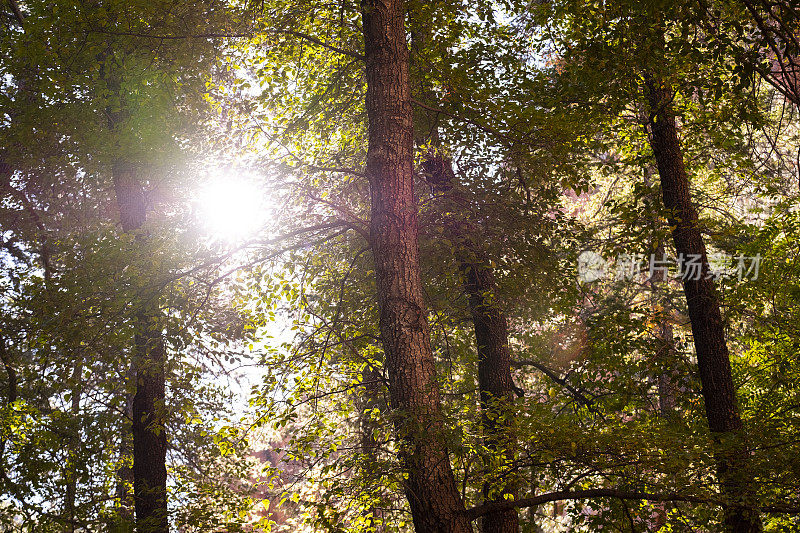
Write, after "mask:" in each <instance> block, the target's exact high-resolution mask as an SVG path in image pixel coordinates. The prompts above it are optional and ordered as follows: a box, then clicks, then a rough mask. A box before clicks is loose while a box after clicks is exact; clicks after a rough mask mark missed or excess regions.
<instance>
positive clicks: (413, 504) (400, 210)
mask: <svg viewBox="0 0 800 533" xmlns="http://www.w3.org/2000/svg"><path fill="white" fill-rule="evenodd" d="M362 16H363V30H364V51H365V62H366V69H365V74H366V79H367V96H366V108H367V116H368V119H369V147H368V151H367V164H366V175H367V178H368V180H369V184H370V193H371V222H370V241H371V245H372V252H373V257H374V261H375V276H376V285H377V292H378V309H379V314H380V331H381V340H382V344H383V349H384V353H385V357H386V363H385V364H386V371H387V374H388V378H389V397H390V400H391V403H392V408H393V409H394V410H396V413H395V421H394V424H395V428H396V431H397V432H398V434H399V436H400V438H401V452H400V453H401V459H402V461H403V463H404V467H405V469H406V471H407V473H408V480H407V482H406V486H405V492H406V497H407V498H408V502H409V505H410V508H411V513H412V517H413V521H414V528H415V530H416V531H417V532H418V533H429V532H430V533H434V532H435V533H467V532H471V531H472V527H471V525H470V522H469V520H468V519H467V517H466V514H465V512H464V503H463V501H462V500H461V496H460V494H459V492H458V488H457V486H456V482H455V478H454V475H453V471H452V468H451V466H450V459H449V456H448V451H447V446H446V442H445V439H444V419H443V414H442V410H441V403H440V398H439V389H438V385H437V383H436V368H435V361H434V358H433V353H432V351H431V344H430V332H429V329H428V321H427V316H426V314H427V313H426V309H425V303H424V301H423V298H422V284H421V279H420V270H419V249H418V240H417V239H418V229H417V207H416V201H415V198H414V169H413V124H412V110H411V102H410V96H411V95H410V86H409V59H408V48H407V46H406V35H405V20H404V19H405V11H404V6H403V2H402V1H401V0H364V1H363V2H362Z"/></svg>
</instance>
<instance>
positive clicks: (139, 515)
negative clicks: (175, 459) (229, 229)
mask: <svg viewBox="0 0 800 533" xmlns="http://www.w3.org/2000/svg"><path fill="white" fill-rule="evenodd" d="M112 176H113V179H114V191H115V193H116V197H117V206H118V208H119V215H120V222H121V223H122V230H123V231H124V232H126V233H135V232H137V231H139V230H140V229H141V228H142V226H143V225H144V223H145V221H146V217H147V215H146V201H145V194H144V189H143V187H142V184H141V182H140V179H139V176H138V174H137V172H136V166H135V165H133V164H131V163H128V162H122V161H117V162H115V163H114V165H113V168H112ZM136 238H137V239H142V238H143V236H142V234H137V236H136ZM151 307H152V304H149V305H148V304H145V305H144V308H142V309H139V310H138V311H137V315H136V318H135V327H136V333H135V336H134V337H135V338H134V355H133V358H134V361H133V364H134V368H135V371H136V393H135V394H134V397H133V409H132V414H133V420H132V424H131V425H132V432H133V492H134V505H135V510H136V531H137V533H165V532H167V531H169V519H168V515H167V468H166V452H167V435H166V432H165V424H164V396H165V378H164V375H165V374H164V372H165V370H164V359H165V349H164V342H163V340H162V338H161V333H160V331H159V327H158V320H157V318H156V312H157V310H154V309H151Z"/></svg>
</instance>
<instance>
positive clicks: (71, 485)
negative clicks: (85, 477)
mask: <svg viewBox="0 0 800 533" xmlns="http://www.w3.org/2000/svg"><path fill="white" fill-rule="evenodd" d="M82 374H83V362H82V361H80V360H79V361H78V362H77V363H76V364H75V368H74V370H73V372H72V380H73V382H74V384H73V386H72V402H71V405H70V416H71V420H72V425H73V427H71V428H70V432H71V433H70V436H69V441H68V443H67V454H68V455H67V461H66V465H65V469H66V471H65V475H64V479H65V483H66V494H65V496H64V515H65V517H66V520H67V525H66V528H65V529H64V531H65V532H67V533H74V532H75V525H76V523H75V500H76V496H77V490H78V472H77V464H78V457H77V456H78V455H79V454H80V444H81V424H80V408H81V394H82V393H83V386H82V385H83V383H82V380H83V376H82Z"/></svg>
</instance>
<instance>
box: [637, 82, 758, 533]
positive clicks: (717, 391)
mask: <svg viewBox="0 0 800 533" xmlns="http://www.w3.org/2000/svg"><path fill="white" fill-rule="evenodd" d="M646 84H647V96H648V100H649V104H650V115H651V117H653V120H652V121H651V123H650V146H651V147H652V149H653V154H654V155H655V158H656V163H657V165H658V173H659V176H660V177H661V192H662V196H663V199H664V206H665V207H666V209H667V210H668V211H669V224H670V227H671V228H672V237H673V240H674V242H675V249H676V251H677V253H678V255H679V256H682V257H684V258H699V260H700V263H701V265H702V268H701V275H700V276H699V277H700V279H688V277H687V279H684V281H683V290H684V293H685V295H686V302H687V305H688V309H689V320H690V321H691V325H692V336H693V338H694V345H695V352H696V354H697V365H698V368H699V374H700V382H701V384H702V387H703V399H704V401H705V409H706V418H707V419H708V426H709V429H710V430H711V431H712V433H713V434H714V438H715V439H714V440H715V442H716V444H717V445H718V444H720V443H722V444H725V445H726V447H725V449H722V447H720V446H716V447H717V452H716V453H715V460H716V461H717V465H718V466H717V474H718V477H719V480H720V483H721V490H722V492H723V494H724V495H725V496H726V498H728V499H729V500H730V502H731V505H730V506H729V507H727V508H726V513H725V524H726V527H727V529H728V530H729V531H733V532H737V533H745V532H756V531H761V519H760V516H759V514H758V512H757V511H755V510H754V509H753V508H752V505H753V490H752V477H751V475H750V474H749V473H748V469H747V450H746V448H745V446H744V444H743V443H742V441H741V439H742V437H743V435H742V433H743V432H742V420H741V418H740V417H739V411H738V408H737V406H736V396H735V394H736V393H735V390H734V387H733V379H732V376H731V364H730V359H729V355H728V346H727V344H726V342H725V332H724V329H723V324H722V315H721V313H720V307H719V301H718V299H717V295H716V292H715V290H714V282H713V281H712V279H711V278H710V277H709V276H708V273H709V266H708V258H707V256H706V249H705V244H704V243H703V237H702V235H701V233H700V228H699V222H698V217H697V211H696V210H695V208H694V206H693V205H692V201H691V196H690V193H689V176H688V174H687V173H686V168H685V167H684V162H683V154H682V152H681V147H680V142H679V140H678V132H677V128H676V126H675V117H674V115H673V112H672V106H671V101H672V94H671V93H670V91H669V90H668V88H666V87H665V86H664V85H663V84H662V83H660V82H658V81H656V80H654V79H653V78H652V77H647V78H646ZM722 441H726V442H724V443H723V442H722ZM737 442H738V444H737ZM731 443H732V444H733V446H731Z"/></svg>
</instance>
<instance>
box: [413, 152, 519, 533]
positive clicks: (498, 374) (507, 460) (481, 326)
mask: <svg viewBox="0 0 800 533" xmlns="http://www.w3.org/2000/svg"><path fill="white" fill-rule="evenodd" d="M422 170H423V172H424V174H425V177H426V178H427V180H428V183H429V184H430V185H431V187H432V188H433V189H434V191H437V192H440V193H442V194H443V195H448V196H450V197H451V198H453V200H454V201H455V203H456V204H459V205H464V204H465V203H466V202H465V200H464V198H462V197H461V195H459V194H458V192H457V190H456V189H455V188H454V186H455V181H456V176H455V173H454V172H453V165H452V162H451V161H449V160H448V159H445V158H444V157H442V156H441V155H431V156H429V157H428V158H427V159H426V160H425V162H423V164H422ZM454 211H455V210H454ZM463 222H464V221H457V220H453V221H450V222H445V236H446V237H447V238H448V239H449V240H450V241H451V242H455V243H459V246H460V249H459V250H458V251H457V253H458V256H459V257H458V260H459V266H460V269H461V272H462V275H463V277H464V290H465V292H466V294H467V299H468V303H469V309H470V314H471V315H472V325H473V328H474V331H475V342H476V344H477V346H478V386H479V389H480V398H481V410H482V423H483V427H484V443H485V444H486V447H487V448H488V449H489V450H490V452H491V453H492V454H494V455H495V457H496V458H497V459H498V463H499V464H498V465H497V466H498V470H499V472H497V473H494V474H493V475H492V479H490V480H489V481H487V482H486V483H485V484H484V487H483V493H484V498H485V499H486V501H487V502H494V501H505V500H506V495H508V496H510V497H511V498H512V499H517V493H518V490H517V488H516V486H515V484H514V483H513V482H512V483H508V482H507V478H508V475H507V473H506V470H507V468H508V466H510V465H513V463H514V456H515V448H516V446H515V442H514V436H513V425H514V424H513V418H514V398H515V394H516V391H515V387H514V381H513V379H512V377H511V350H510V349H509V345H508V321H507V320H506V316H505V314H504V313H503V311H502V309H501V308H500V307H499V306H498V305H497V301H496V299H495V297H496V290H497V284H496V282H495V278H494V272H493V271H492V268H491V267H490V266H489V264H488V261H486V260H485V258H484V254H483V252H482V251H481V250H480V249H479V248H478V246H476V245H475V243H474V239H473V237H474V235H472V233H473V232H472V231H471V230H470V229H469V224H464V223H463ZM459 227H463V228H466V229H465V230H463V231H462V230H460V229H459ZM465 232H466V233H469V234H466V235H465V234H464V233H465ZM504 482H505V483H504ZM498 487H499V490H497V489H498ZM492 490H495V495H494V497H491V494H490V492H491V491H492ZM481 531H482V533H516V532H518V531H519V516H518V513H517V510H516V509H505V510H501V511H494V512H491V513H488V514H486V515H485V516H483V517H482V520H481Z"/></svg>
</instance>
